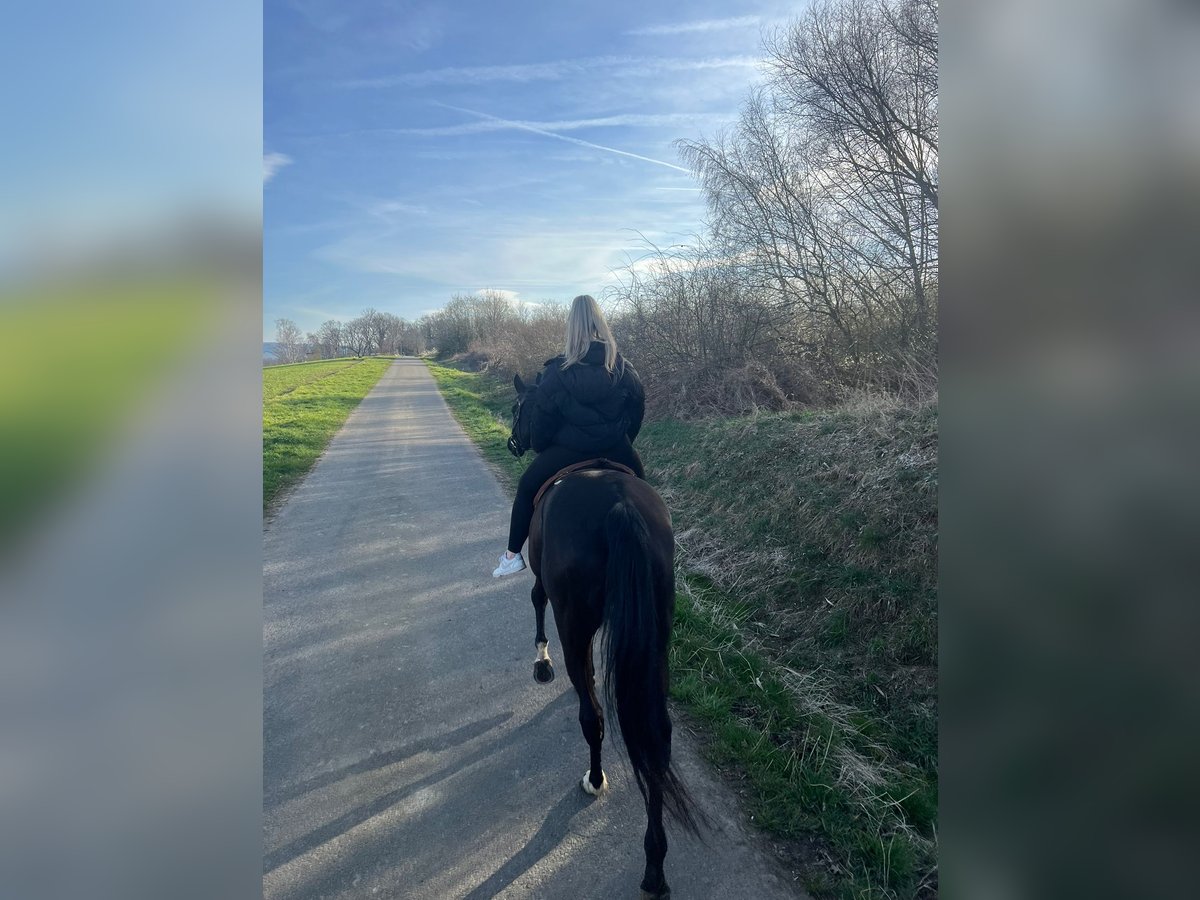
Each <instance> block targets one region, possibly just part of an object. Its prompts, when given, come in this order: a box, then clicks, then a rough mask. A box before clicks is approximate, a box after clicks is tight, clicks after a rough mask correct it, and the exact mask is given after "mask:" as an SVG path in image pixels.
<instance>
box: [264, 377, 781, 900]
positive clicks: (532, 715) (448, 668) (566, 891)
mask: <svg viewBox="0 0 1200 900" xmlns="http://www.w3.org/2000/svg"><path fill="white" fill-rule="evenodd" d="M508 509H509V502H508V500H507V498H506V497H505V495H504V493H503V492H502V490H501V488H500V487H499V485H498V484H497V482H496V480H495V478H494V477H493V476H492V474H491V473H490V472H489V471H488V470H487V468H486V467H485V465H484V464H483V462H482V460H481V458H480V457H479V455H478V453H477V452H476V450H475V448H474V447H473V446H472V445H471V443H470V441H469V440H468V439H467V437H466V436H465V435H464V434H463V432H462V430H461V429H460V428H459V426H458V424H457V423H456V422H455V421H454V419H453V418H452V416H451V415H450V412H449V410H448V409H447V407H446V405H445V403H444V402H443V401H442V398H441V396H440V394H439V393H438V391H437V389H436V387H435V385H434V383H433V380H432V378H431V377H430V376H429V374H428V372H427V370H426V369H425V367H424V365H422V364H421V363H419V362H417V361H415V360H398V361H397V362H396V364H395V365H393V366H392V367H391V368H390V369H389V370H388V372H387V373H386V374H385V375H384V376H383V378H382V379H381V380H380V382H379V384H378V385H377V386H376V387H375V389H374V390H373V391H372V392H371V393H370V394H369V395H368V396H367V398H366V399H365V400H364V401H363V402H362V404H361V405H360V406H359V407H358V409H357V410H356V411H355V412H354V413H353V414H352V415H351V417H350V419H349V420H348V421H347V423H346V425H345V427H344V428H343V429H342V430H341V432H340V433H339V434H338V435H337V437H336V438H335V439H334V440H333V441H332V443H331V444H330V445H329V448H328V450H327V452H326V454H325V456H324V457H323V458H322V459H321V461H320V462H319V463H318V464H317V466H316V467H315V468H314V469H313V471H312V472H311V473H310V474H309V476H308V478H307V479H306V480H305V481H304V482H303V483H302V484H301V485H300V486H299V487H298V488H297V489H296V490H295V492H294V493H293V494H292V495H291V497H290V498H289V499H288V500H287V502H286V503H285V504H284V506H283V507H282V508H281V509H280V510H279V511H278V513H277V515H276V516H275V517H274V518H273V520H272V521H271V522H270V523H269V524H268V527H267V532H266V535H265V551H264V552H265V558H264V580H263V614H264V641H265V651H264V652H265V656H264V668H265V671H264V698H263V733H264V741H265V752H264V772H263V819H264V828H265V844H264V852H265V858H264V873H265V874H264V889H265V896H266V897H267V898H318V897H385V898H393V897H394V898H402V897H422V898H438V900H441V898H470V900H482V898H487V897H504V898H524V897H537V898H549V900H559V898H564V900H576V898H605V900H608V898H625V897H628V898H635V897H637V896H638V881H639V879H640V878H641V872H642V864H643V856H642V832H643V830H644V828H645V814H644V812H643V807H642V801H641V797H640V796H639V795H638V793H637V788H636V787H635V786H634V785H633V783H632V776H631V774H630V772H629V770H628V766H627V764H625V763H624V762H623V757H621V756H620V751H615V752H614V748H613V747H612V742H611V741H606V742H605V747H606V750H607V751H608V752H607V755H606V760H605V770H606V772H607V773H608V776H609V780H610V782H611V783H612V785H613V789H612V790H611V791H610V792H609V794H608V795H607V796H605V797H604V798H601V799H600V800H593V799H592V798H591V797H589V796H587V795H586V794H584V793H583V792H582V791H581V790H580V789H579V787H578V783H579V779H580V777H581V776H582V774H583V771H584V769H585V768H586V767H587V745H586V744H585V743H584V740H583V736H582V735H581V734H580V731H579V724H578V721H577V719H576V715H577V705H576V702H575V695H574V692H573V691H572V690H571V687H570V683H569V681H568V679H567V677H566V673H565V671H564V670H563V667H562V665H561V660H560V657H559V656H558V654H557V653H556V650H557V647H558V641H557V636H556V635H555V634H554V632H553V631H552V630H551V628H550V623H549V622H548V623H547V630H548V632H549V633H550V634H551V635H552V638H551V645H550V650H551V656H552V657H553V658H554V659H555V661H556V662H558V663H559V665H558V673H559V677H558V678H556V679H555V681H554V682H553V683H552V684H550V685H538V684H535V683H534V681H533V678H532V669H533V666H532V663H533V659H534V655H535V654H534V647H533V608H532V605H531V604H530V602H529V588H530V586H531V584H532V578H531V576H529V574H528V573H521V574H519V575H515V576H511V577H509V578H505V579H500V580H496V579H493V578H492V577H491V569H492V567H493V566H494V565H495V558H496V556H497V555H498V554H499V552H500V551H501V550H502V549H503V544H504V538H505V535H506V534H507V525H508ZM547 614H548V615H550V613H549V611H548V612H547ZM680 737H681V738H683V737H684V735H682V734H680ZM680 745H682V746H680ZM676 757H677V760H678V761H679V762H680V764H681V766H682V771H683V773H684V777H685V779H686V780H687V781H688V783H689V785H690V786H691V789H692V792H693V794H694V795H695V796H696V797H697V798H701V800H702V802H703V804H704V806H705V808H706V809H708V810H709V812H710V814H712V815H713V817H714V819H715V821H716V822H717V823H718V826H717V830H716V831H715V832H714V833H712V834H711V835H709V836H708V837H707V838H706V841H707V847H705V846H703V845H701V844H700V843H698V842H696V841H695V840H693V839H689V838H686V837H684V836H682V835H680V834H678V833H677V832H675V831H673V830H670V826H668V829H669V830H668V834H669V836H670V839H671V849H670V852H669V853H668V855H667V878H668V880H669V881H670V883H671V886H672V888H673V889H674V895H675V897H676V898H678V900H686V898H709V897H711V898H727V897H737V898H767V900H769V898H777V897H780V898H781V897H796V896H803V895H802V894H800V893H799V888H798V887H796V886H794V885H792V884H789V883H787V882H786V876H782V877H781V876H780V875H777V874H776V872H777V870H776V868H775V866H774V864H773V863H772V862H771V861H769V860H768V859H767V858H766V857H765V856H764V855H763V854H762V853H761V852H760V850H759V849H758V846H759V844H758V840H757V838H755V837H750V836H747V834H746V833H745V831H744V830H743V829H742V827H741V825H740V823H739V814H738V812H737V811H736V806H735V805H734V802H733V799H732V798H731V796H730V793H729V791H728V790H727V789H726V788H725V787H724V786H723V785H722V784H720V783H719V782H718V781H716V780H715V779H714V777H713V776H712V775H710V774H709V773H708V772H706V771H705V770H704V768H703V766H702V765H701V764H700V763H699V762H698V760H697V757H696V753H695V750H694V748H692V747H691V746H690V744H689V743H688V742H687V741H686V740H679V741H677V749H676Z"/></svg>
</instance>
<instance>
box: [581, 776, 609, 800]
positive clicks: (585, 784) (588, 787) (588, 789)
mask: <svg viewBox="0 0 1200 900" xmlns="http://www.w3.org/2000/svg"><path fill="white" fill-rule="evenodd" d="M579 786H580V787H581V788H583V791H584V793H585V794H591V795H592V796H593V797H599V796H600V795H601V794H603V793H604V792H605V791H607V790H608V776H607V775H605V774H604V771H603V770H601V772H600V787H593V786H592V770H591V769H588V770H587V771H586V772H584V773H583V781H581V782H580V783H579Z"/></svg>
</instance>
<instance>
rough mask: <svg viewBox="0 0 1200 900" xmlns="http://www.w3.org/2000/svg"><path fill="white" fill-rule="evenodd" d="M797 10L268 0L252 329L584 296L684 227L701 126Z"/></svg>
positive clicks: (704, 129) (697, 202) (267, 333)
mask: <svg viewBox="0 0 1200 900" xmlns="http://www.w3.org/2000/svg"><path fill="white" fill-rule="evenodd" d="M800 8H801V5H800V4H798V3H795V2H792V3H780V2H775V0H732V2H731V0H723V2H701V3H690V4H665V3H661V4H654V3H645V2H642V3H635V2H629V0H616V2H606V3H595V4H581V3H563V4H549V3H532V2H507V3H495V2H490V3H482V2H457V3H449V2H444V0H443V2H437V3H428V2H421V0H414V2H406V0H368V2H357V0H355V2H346V0H268V2H267V4H266V7H265V12H264V46H265V49H264V84H263V91H264V109H263V132H264V144H265V146H264V179H265V183H264V217H265V222H264V241H265V246H264V267H265V269H264V298H263V322H264V337H265V338H266V339H268V340H271V339H273V337H274V320H275V319H276V318H278V317H286V318H290V319H293V320H294V321H296V322H297V324H299V325H300V327H301V328H303V329H304V330H306V331H310V330H315V329H316V328H317V327H318V326H319V325H320V323H321V322H323V321H325V320H326V319H331V318H332V319H342V320H343V321H344V320H346V319H349V318H353V317H354V316H356V315H357V314H358V313H359V312H361V311H362V310H363V309H364V308H365V307H368V306H374V307H376V308H377V309H380V310H386V311H390V312H393V313H395V314H397V315H400V316H403V317H405V318H408V319H413V318H416V317H417V316H419V315H421V314H423V313H425V312H428V311H431V310H433V309H436V308H438V307H440V306H442V305H443V304H445V302H446V301H447V300H449V299H450V297H451V296H452V295H453V294H455V293H473V292H476V291H480V290H483V289H494V290H501V291H507V292H510V293H511V295H512V296H513V297H514V299H517V300H521V301H527V302H539V301H544V300H569V299H570V298H571V297H573V296H574V295H576V294H579V293H585V292H586V293H593V294H599V293H600V292H602V291H603V289H604V287H605V285H606V284H608V283H610V282H611V280H612V277H613V276H612V272H613V270H614V269H615V268H619V267H620V266H622V265H623V264H625V263H626V262H627V261H628V260H629V259H630V258H631V257H633V258H636V257H637V256H639V255H641V254H642V253H643V252H644V244H642V243H641V239H640V238H639V236H638V232H640V233H641V234H642V235H644V236H645V237H646V238H648V239H650V240H652V241H654V242H655V243H659V244H661V245H669V244H672V243H679V242H682V241H686V240H687V239H688V236H689V235H691V234H693V233H696V232H698V231H700V229H701V228H702V223H703V218H704V204H703V200H702V197H701V194H700V193H699V191H697V190H696V187H697V185H696V183H695V181H694V180H693V179H692V177H691V176H690V175H689V174H688V173H687V172H686V171H684V170H683V169H682V166H681V163H680V160H679V158H678V156H677V152H676V150H675V148H674V147H673V146H672V142H673V141H674V140H676V139H679V138H697V137H701V136H712V135H715V134H716V133H717V132H718V131H719V130H720V129H721V128H722V127H724V126H727V125H728V124H730V123H731V122H732V121H734V119H735V118H736V115H737V112H738V109H739V107H740V105H741V101H742V100H743V98H744V97H745V96H746V94H747V93H748V91H749V89H750V88H751V86H752V85H753V84H754V83H755V82H757V81H758V80H760V78H761V69H760V61H761V57H762V49H761V48H762V35H763V32H764V30H766V29H770V28H772V27H774V26H777V25H781V24H784V23H786V22H787V21H788V20H789V19H790V18H791V17H794V16H795V15H796V14H797V13H798V12H799V10H800Z"/></svg>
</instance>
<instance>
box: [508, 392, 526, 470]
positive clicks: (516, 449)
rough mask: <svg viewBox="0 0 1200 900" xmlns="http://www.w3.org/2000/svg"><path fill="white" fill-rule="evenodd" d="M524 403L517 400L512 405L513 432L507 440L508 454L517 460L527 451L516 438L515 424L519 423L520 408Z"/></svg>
mask: <svg viewBox="0 0 1200 900" xmlns="http://www.w3.org/2000/svg"><path fill="white" fill-rule="evenodd" d="M524 402H525V401H524V400H523V399H521V400H517V402H516V403H514V404H513V430H512V435H511V436H510V437H509V439H508V452H509V453H511V454H512V455H513V456H515V457H516V458H517V459H520V458H521V457H522V456H524V455H525V451H527V450H528V449H529V448H528V447H526V446H525V445H524V444H522V443H521V440H520V438H518V437H517V422H518V421H520V418H521V406H522V405H523V404H524Z"/></svg>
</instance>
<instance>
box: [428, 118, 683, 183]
mask: <svg viewBox="0 0 1200 900" xmlns="http://www.w3.org/2000/svg"><path fill="white" fill-rule="evenodd" d="M434 103H435V104H436V105H438V106H442V107H445V108H446V109H452V110H454V111H455V112H461V113H466V114H467V115H469V116H478V117H479V118H481V119H487V120H489V121H491V122H499V123H500V124H502V125H504V126H506V127H508V128H516V129H518V130H520V131H532V132H533V133H534V134H540V135H543V136H544V137H549V138H554V139H556V140H559V141H566V142H567V143H568V144H578V145H579V146H581V147H591V148H592V149H593V150H607V151H608V152H609V153H616V154H618V155H620V156H628V157H630V158H631V159H640V160H641V161H642V162H648V163H654V164H655V165H656V166H666V167H667V168H668V169H675V170H676V171H677V172H685V173H687V174H688V175H691V174H692V173H691V170H690V169H685V168H684V167H683V166H677V165H675V164H674V163H669V162H663V161H662V160H661V159H651V158H650V157H649V156H639V155H638V154H636V153H630V152H629V151H628V150H618V149H617V148H616V147H605V146H604V145H603V144H593V143H592V142H591V141H583V140H580V139H579V138H573V137H567V136H566V135H565V134H558V133H556V132H553V131H545V130H544V129H541V128H534V127H533V126H532V125H526V124H525V123H524V122H513V121H511V120H509V119H502V118H500V117H499V116H492V115H488V114H487V113H482V112H478V111H477V110H474V109H463V108H462V107H461V106H451V105H450V104H449V103H440V102H438V101H436V100H435V101H434Z"/></svg>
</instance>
